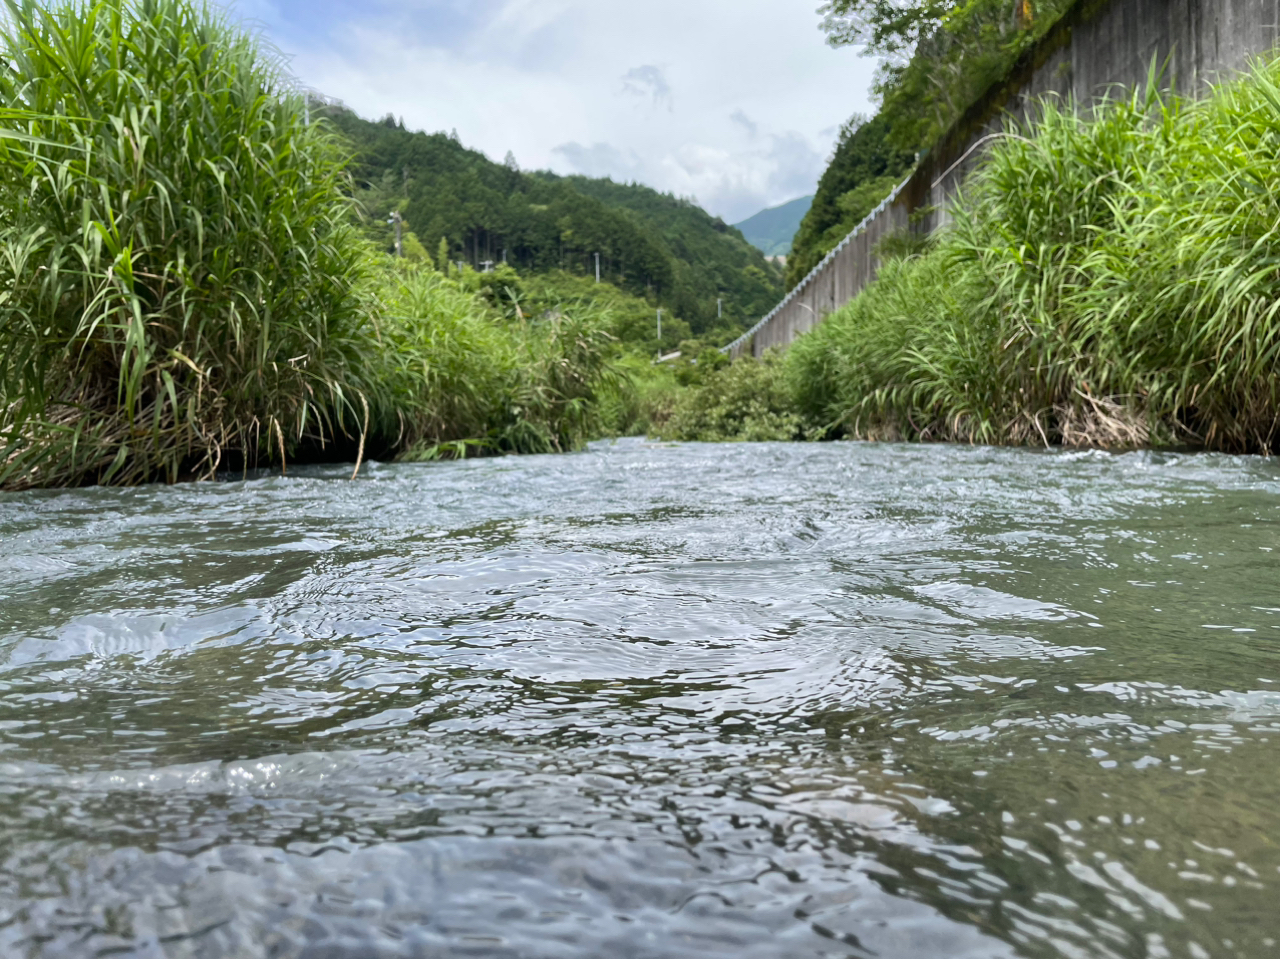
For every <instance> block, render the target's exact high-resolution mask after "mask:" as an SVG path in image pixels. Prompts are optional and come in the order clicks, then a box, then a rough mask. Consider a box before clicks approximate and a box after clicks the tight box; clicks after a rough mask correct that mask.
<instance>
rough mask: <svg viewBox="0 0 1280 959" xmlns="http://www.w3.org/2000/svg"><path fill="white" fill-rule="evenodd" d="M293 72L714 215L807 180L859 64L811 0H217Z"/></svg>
mask: <svg viewBox="0 0 1280 959" xmlns="http://www.w3.org/2000/svg"><path fill="white" fill-rule="evenodd" d="M227 2H228V5H230V6H231V7H232V9H233V10H234V12H235V13H236V14H237V15H238V16H240V17H242V18H244V19H245V20H248V21H250V22H252V23H254V24H256V25H258V26H259V27H260V28H261V29H262V30H264V31H265V33H266V34H267V36H268V37H269V38H270V39H271V40H272V42H274V44H275V45H276V46H277V47H279V48H280V49H281V50H282V51H283V52H284V53H285V54H286V55H288V56H289V57H290V59H291V64H292V69H293V71H294V72H295V73H296V74H297V75H298V77H299V78H300V79H301V80H302V81H303V82H304V83H306V84H307V85H308V86H311V87H313V88H315V89H317V90H319V91H321V92H323V93H325V94H327V95H329V96H332V97H337V98H339V99H341V100H343V101H344V102H345V103H346V104H347V105H348V106H349V107H351V108H352V109H354V110H356V111H357V112H358V113H360V114H362V115H363V116H366V117H381V116H385V115H386V114H387V113H393V114H395V115H396V116H400V117H403V118H404V122H405V125H406V126H407V127H408V128H410V129H414V130H419V129H420V130H427V131H437V130H444V131H449V130H454V129H456V130H457V131H458V135H459V136H460V137H461V139H462V142H463V143H464V144H466V145H467V146H469V147H474V148H476V149H480V150H483V151H484V152H485V153H486V154H488V155H489V156H490V157H491V158H493V159H495V160H502V159H503V158H504V157H505V156H506V154H507V151H511V152H512V153H513V154H514V155H515V157H516V160H517V162H518V163H519V164H520V166H521V167H522V168H525V169H545V168H550V169H552V170H556V171H558V172H561V173H575V172H580V173H587V174H590V175H592V176H611V177H613V178H614V179H615V180H638V181H640V182H641V183H646V184H648V185H650V186H653V187H656V188H658V189H660V190H664V191H670V192H672V193H675V194H677V195H680V196H692V197H695V198H696V199H697V200H698V202H699V203H701V204H702V205H703V206H704V207H706V208H707V209H708V210H710V211H711V212H712V213H715V214H717V215H719V216H722V217H724V218H725V219H726V220H728V221H729V222H737V221H739V220H742V219H744V218H745V217H747V216H750V215H751V214H753V213H755V212H757V211H758V210H760V209H763V208H764V207H767V206H774V205H776V204H779V203H783V202H786V201H787V200H791V199H794V198H796V197H798V196H803V195H805V194H807V193H811V192H812V191H813V189H814V187H815V185H816V183H817V180H818V177H819V176H820V175H821V173H822V170H823V167H824V165H825V160H826V158H827V156H828V154H829V153H830V150H831V146H832V144H833V142H834V138H835V134H836V130H837V128H838V127H839V125H840V124H841V123H842V122H843V121H844V120H845V119H847V118H848V117H849V115H851V114H853V113H855V112H862V113H866V112H870V109H871V108H870V103H869V99H868V89H869V87H870V83H871V77H872V74H873V72H874V69H875V63H874V62H873V61H871V60H869V59H866V58H863V57H861V56H859V55H858V53H857V51H855V50H851V49H842V50H834V49H831V48H830V47H828V46H827V45H826V43H825V42H824V38H823V35H822V33H821V32H820V31H819V29H818V21H819V17H818V15H817V14H816V12H815V11H816V7H817V6H818V2H819V0H646V2H642V3H632V2H619V0H365V2H361V3H349V2H338V0H227Z"/></svg>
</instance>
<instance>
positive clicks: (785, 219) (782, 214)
mask: <svg viewBox="0 0 1280 959" xmlns="http://www.w3.org/2000/svg"><path fill="white" fill-rule="evenodd" d="M812 203H813V197H811V196H802V197H800V199H798V200H792V201H791V202H790V203H783V204H782V205H781V206H773V207H769V209H767V210H761V211H760V212H759V213H757V214H756V215H755V216H751V217H747V219H745V220H743V221H742V222H741V223H735V224H734V226H736V227H737V228H738V230H739V231H741V233H742V235H743V236H745V237H746V238H747V242H748V243H750V244H751V245H752V246H754V247H755V248H756V249H757V250H759V251H760V252H761V253H763V254H764V255H765V256H787V255H789V254H790V253H791V241H792V240H793V239H795V235H796V230H798V229H800V221H801V220H803V219H804V216H805V214H806V213H808V212H809V206H810V205H811V204H812Z"/></svg>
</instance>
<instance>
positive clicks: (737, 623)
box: [0, 440, 1280, 959]
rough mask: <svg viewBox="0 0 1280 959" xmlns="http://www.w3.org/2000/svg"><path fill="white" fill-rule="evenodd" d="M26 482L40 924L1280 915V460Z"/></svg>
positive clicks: (20, 689) (1035, 947) (544, 465)
mask: <svg viewBox="0 0 1280 959" xmlns="http://www.w3.org/2000/svg"><path fill="white" fill-rule="evenodd" d="M349 473H350V468H349V467H347V468H346V469H341V468H314V469H310V470H304V471H301V472H297V473H295V472H292V471H291V472H290V474H289V475H288V476H286V477H281V476H258V477H251V478H249V479H248V480H241V479H239V478H234V479H231V480H228V481H226V482H219V483H215V484H205V485H186V486H172V487H161V486H155V487H146V488H139V489H129V490H111V489H84V490H72V491H61V492H32V493H24V494H7V495H3V496H0V955H3V956H4V957H6V959H7V957H23V959H25V957H77V959H78V957H83V956H108V955H110V956H125V957H146V959H152V957H183V959H186V957H192V959H196V957H199V959H214V957H218V959H221V957H228V959H230V957H235V959H245V957H254V959H256V957H277V959H278V957H306V959H382V957H437V956H450V957H452V956H474V957H501V959H515V957H521V959H525V957H531V959H532V957H536V959H542V957H547V959H552V957H554V959H562V957H569V959H578V957H581V959H604V957H608V959H630V957H635V959H641V957H685V956H688V957H698V959H713V957H725V959H729V957H732V959H757V957H758V959H790V957H797V959H799V957H806V959H808V957H820V956H821V957H859V959H860V957H870V956H876V957H910V959H915V957H947V959H951V957H975V959H976V957H983V959H986V957H1003V956H1028V957H1040V956H1045V957H1050V956H1053V957H1057V956H1062V957H1095V956H1096V957H1113V956H1116V957H1144V959H1160V957H1188V959H1202V957H1205V956H1213V957H1219V956H1221V957H1228V956H1250V957H1252V956H1270V955H1280V948H1277V946H1276V940H1278V939H1280V909H1278V908H1277V902H1280V871H1278V870H1280V801H1278V798H1277V797H1278V795H1280V789H1278V786H1280V775H1278V774H1280V552H1278V551H1280V523H1278V522H1277V521H1278V520H1280V511H1278V507H1280V464H1277V463H1276V462H1273V461H1270V460H1265V459H1259V458H1244V457H1239V458H1236V457H1228V456H1217V455H1185V454H1165V453H1150V452H1136V453H1128V454H1124V455H1110V454H1105V453H1099V452H1064V451H1052V452H1046V451H1031V450H1008V449H986V448H966V447H953V446H902V445H866V444H854V443H839V444H823V445H815V444H808V445H788V444H747V445H722V446H717V445H697V444H691V445H681V446H666V445H660V444H647V443H644V442H641V441H638V440H626V441H620V442H618V443H600V444H595V445H593V446H592V447H590V448H589V449H588V450H587V451H585V452H583V453H579V454H573V455H567V456H558V457H525V458H514V457H513V458H503V459H489V460H472V461H466V462H458V463H442V464H434V465H425V466H424V465H385V464H377V463H374V464H369V465H368V466H367V467H366V468H365V469H364V470H363V471H362V474H361V477H360V479H359V480H357V481H356V482H351V481H350V480H349Z"/></svg>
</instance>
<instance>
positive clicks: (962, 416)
mask: <svg viewBox="0 0 1280 959" xmlns="http://www.w3.org/2000/svg"><path fill="white" fill-rule="evenodd" d="M1154 80H1155V76H1154V74H1153V77H1152V82H1150V83H1149V84H1148V86H1147V87H1146V91H1145V92H1135V93H1133V94H1131V95H1129V96H1127V97H1121V98H1117V99H1113V100H1111V101H1108V102H1105V103H1103V104H1101V105H1099V106H1098V107H1097V108H1096V109H1094V110H1090V111H1087V112H1082V111H1079V110H1077V109H1076V108H1075V107H1074V105H1072V104H1070V103H1062V102H1052V101H1051V102H1047V103H1045V104H1043V106H1042V108H1041V110H1040V112H1039V115H1038V117H1037V118H1036V121H1035V122H1034V123H1033V124H1030V125H1028V126H1027V127H1025V128H1023V129H1020V130H1013V131H1010V133H1009V135H1007V136H1005V137H1004V138H1002V139H1001V140H1000V141H999V142H998V143H997V144H996V145H995V146H994V147H993V149H992V150H991V152H990V154H989V156H988V158H987V159H986V161H985V162H984V164H983V165H982V167H981V168H980V169H979V171H978V172H977V173H976V174H975V176H974V177H973V178H972V179H971V180H970V182H969V183H968V184H967V185H966V190H965V192H964V194H963V195H962V196H961V197H960V198H959V199H958V200H957V202H956V203H955V205H954V208H953V214H954V217H953V220H954V222H953V224H952V226H951V227H950V228H949V229H948V230H947V231H945V232H944V233H943V234H941V235H940V236H938V237H937V238H935V240H934V242H933V243H932V245H931V247H930V248H929V250H928V251H927V252H926V253H924V254H923V255H920V256H915V257H908V258H905V259H901V260H896V261H891V262H889V263H888V264H886V266H885V268H884V269H883V270H882V272H881V275H880V277H879V279H878V280H877V281H876V282H875V283H873V284H871V286H869V287H868V288H867V289H866V290H865V291H864V292H863V293H862V294H861V295H860V296H859V297H857V298H856V299H855V300H854V301H853V302H851V303H850V304H849V305H848V306H846V307H845V308H844V309H843V310H841V311H839V312H837V313H836V314H835V315H833V316H832V317H830V318H828V320H827V321H826V322H825V323H824V324H823V325H822V326H820V327H818V328H817V330H816V331H815V332H814V333H812V334H810V335H808V336H806V337H804V338H802V339H801V340H800V341H799V342H797V343H796V345H795V346H794V347H793V348H792V350H791V352H790V354H789V356H788V375H789V376H790V378H791V381H792V383H793V388H794V395H795V397H796V401H797V403H798V405H799V408H800V409H801V410H802V411H803V412H804V414H805V415H807V416H808V417H810V418H812V419H813V420H814V421H816V422H819V423H822V424H824V425H827V426H828V427H830V428H831V429H832V430H833V431H835V432H845V433H847V434H851V435H855V436H864V437H903V438H911V439H953V440H963V441H970V442H1012V443H1025V442H1035V443H1055V442H1058V443H1067V444H1085V445H1100V446H1133V445H1142V444H1147V443H1170V442H1177V443H1193V444H1197V445H1205V446H1209V447H1213V448H1218V449H1230V450H1258V451H1270V450H1272V449H1273V448H1274V447H1275V445H1276V441H1277V435H1278V434H1277V429H1278V427H1280V383H1278V382H1277V373H1276V361H1277V351H1278V350H1280V271H1278V265H1280V233H1278V232H1277V230H1278V229H1280V166H1277V160H1280V64H1278V63H1277V62H1275V61H1267V62H1263V61H1259V62H1258V63H1256V64H1254V66H1253V67H1252V69H1251V71H1250V72H1249V73H1248V75H1247V76H1244V77H1242V78H1240V79H1238V80H1236V81H1235V82H1232V83H1229V84H1226V85H1224V86H1222V87H1220V88H1218V89H1217V90H1216V91H1215V92H1214V93H1213V94H1212V95H1211V96H1210V97H1209V98H1207V99H1206V100H1204V101H1200V102H1195V103H1190V102H1186V101H1183V100H1180V99H1178V98H1176V97H1172V96H1169V97H1161V96H1160V95H1158V94H1157V93H1156V92H1155V90H1156V84H1155V82H1154Z"/></svg>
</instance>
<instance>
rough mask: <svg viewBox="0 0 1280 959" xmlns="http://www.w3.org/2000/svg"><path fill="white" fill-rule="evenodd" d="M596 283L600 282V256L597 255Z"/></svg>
mask: <svg viewBox="0 0 1280 959" xmlns="http://www.w3.org/2000/svg"><path fill="white" fill-rule="evenodd" d="M596 282H597V283H599V282H600V254H599V253H597V254H596Z"/></svg>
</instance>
